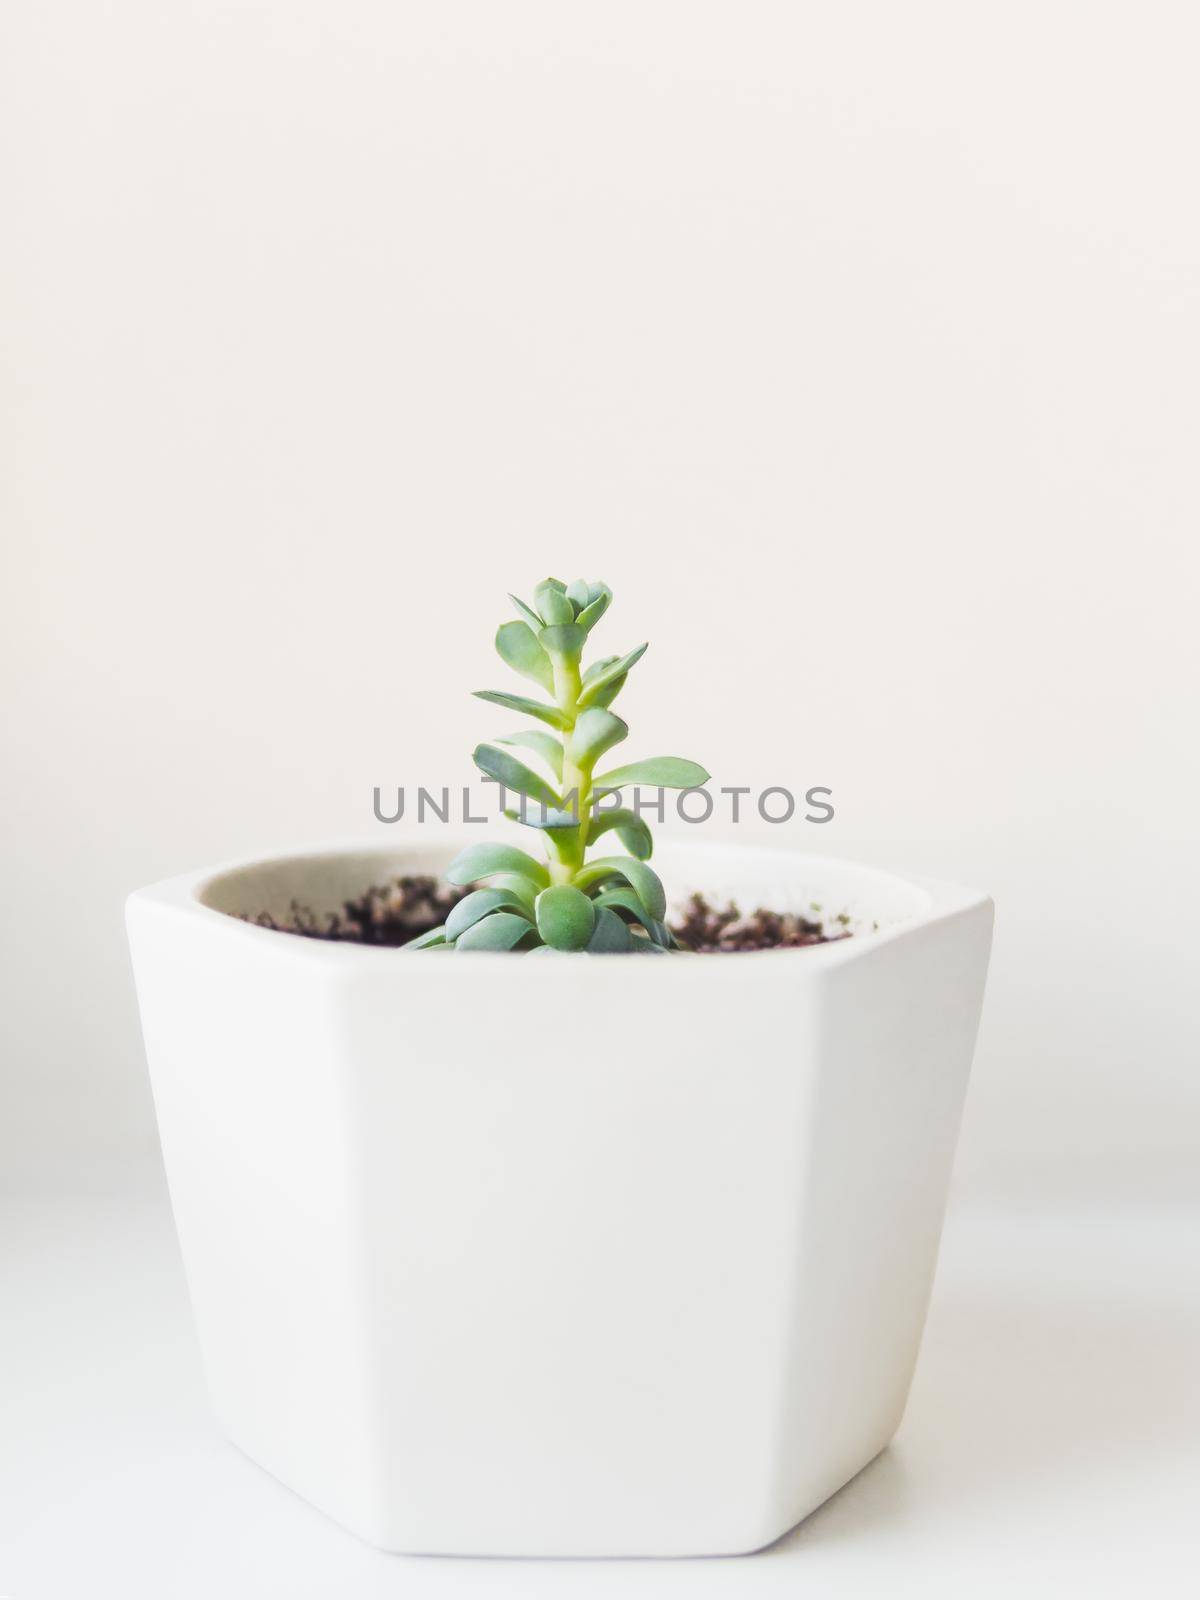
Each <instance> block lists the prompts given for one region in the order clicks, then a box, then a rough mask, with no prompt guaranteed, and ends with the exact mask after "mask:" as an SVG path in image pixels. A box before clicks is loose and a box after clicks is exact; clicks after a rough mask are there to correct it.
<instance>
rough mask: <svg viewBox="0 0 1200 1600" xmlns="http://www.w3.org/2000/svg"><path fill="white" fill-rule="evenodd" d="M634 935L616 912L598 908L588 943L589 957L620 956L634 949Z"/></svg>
mask: <svg viewBox="0 0 1200 1600" xmlns="http://www.w3.org/2000/svg"><path fill="white" fill-rule="evenodd" d="M632 945H633V935H632V934H631V933H630V931H629V928H628V926H627V925H626V923H624V922H623V921H622V920H621V918H620V917H619V916H618V915H617V913H616V912H615V911H610V910H609V908H608V907H607V906H602V905H597V906H596V925H595V927H594V928H593V929H592V936H591V938H590V939H589V940H588V942H587V946H586V948H587V951H588V953H589V955H594V956H600V955H620V954H622V953H623V952H626V951H628V950H630V949H631V948H632Z"/></svg>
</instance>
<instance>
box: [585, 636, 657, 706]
mask: <svg viewBox="0 0 1200 1600" xmlns="http://www.w3.org/2000/svg"><path fill="white" fill-rule="evenodd" d="M649 648H650V646H649V644H648V643H647V644H640V645H638V647H637V649H636V650H631V651H630V652H629V654H628V655H627V656H621V657H620V659H619V660H617V661H612V662H610V663H609V665H608V666H607V667H605V669H604V671H603V672H598V673H597V674H596V676H595V677H594V678H593V679H592V680H591V682H590V683H588V684H585V685H584V687H583V689H582V691H581V692H580V695H579V705H580V708H581V709H582V708H583V707H585V706H590V705H594V704H595V702H596V697H597V696H598V695H599V694H600V692H601V691H602V690H604V689H607V687H608V686H609V684H610V683H611V682H612V681H613V679H614V678H623V677H624V676H625V674H626V673H627V672H628V671H629V669H630V667H632V666H635V665H636V664H637V663H638V662H639V661H640V660H641V659H642V657H643V656H644V655H645V654H646V651H647V650H648V649H649Z"/></svg>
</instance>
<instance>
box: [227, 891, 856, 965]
mask: <svg viewBox="0 0 1200 1600" xmlns="http://www.w3.org/2000/svg"><path fill="white" fill-rule="evenodd" d="M467 893H469V890H467V889H457V888H454V887H453V886H452V885H450V884H448V883H442V882H441V881H440V880H439V879H437V878H430V877H418V876H414V877H404V878H395V879H393V881H392V882H391V883H387V884H380V885H377V886H376V887H375V888H372V889H368V890H367V892H366V893H365V894H362V895H359V896H358V898H357V899H355V900H347V901H346V902H345V904H344V906H343V907H342V909H341V911H333V912H330V913H328V914H327V915H326V916H324V917H318V916H317V915H316V913H315V912H314V911H312V910H310V908H309V907H307V906H304V905H301V904H300V903H299V902H298V901H295V900H293V901H292V907H291V911H290V913H289V915H288V918H287V920H286V921H284V922H278V921H276V919H275V918H274V917H272V916H270V915H269V914H268V913H267V912H265V911H264V912H262V913H261V914H260V915H259V916H257V917H250V918H247V919H246V920H247V921H250V922H254V923H255V924H256V925H257V926H258V927H260V928H274V929H275V930H276V931H277V932H279V933H297V934H299V935H301V937H302V938H305V939H332V940H339V941H343V942H345V943H347V944H374V945H393V946H394V945H401V944H407V943H408V941H409V940H410V939H415V938H417V936H418V935H419V934H422V933H428V932H429V930H430V929H431V928H437V927H440V926H441V924H442V923H443V922H445V920H446V914H447V912H449V910H450V908H451V907H452V906H454V905H456V904H457V902H458V901H459V900H461V899H462V897H463V896H464V895H465V894H467ZM671 932H672V933H673V934H674V935H675V937H676V939H678V941H679V943H680V945H681V946H682V947H683V949H685V950H692V951H695V952H697V953H698V954H703V955H720V954H725V953H727V952H728V953H736V952H746V951H752V950H798V949H801V948H802V947H804V946H805V945H813V944H830V943H831V942H832V941H833V940H834V939H844V938H847V937H848V935H847V934H845V933H835V934H828V933H825V932H824V931H823V929H822V927H821V924H820V923H819V922H810V921H809V920H808V918H807V917H803V916H798V915H794V914H793V913H791V912H787V911H782V912H781V911H768V910H766V909H765V908H764V907H762V906H760V907H759V909H758V910H757V911H752V912H750V913H749V914H748V915H746V916H743V915H742V913H741V912H740V911H739V910H738V908H737V906H736V905H735V904H734V903H733V902H732V901H730V902H729V903H728V904H727V905H726V906H725V907H724V909H723V910H722V909H719V908H718V907H716V906H715V905H713V904H712V903H711V901H709V900H707V899H706V898H705V896H704V895H702V894H694V895H693V896H692V897H691V899H690V900H689V901H688V902H687V904H686V906H685V907H684V910H683V916H682V917H681V918H680V919H679V920H677V921H676V922H674V923H673V924H672V926H671Z"/></svg>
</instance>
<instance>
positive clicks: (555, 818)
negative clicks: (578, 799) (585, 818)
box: [504, 806, 579, 833]
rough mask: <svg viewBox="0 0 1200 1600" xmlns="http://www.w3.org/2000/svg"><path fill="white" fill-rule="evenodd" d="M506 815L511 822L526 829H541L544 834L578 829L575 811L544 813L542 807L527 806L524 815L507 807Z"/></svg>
mask: <svg viewBox="0 0 1200 1600" xmlns="http://www.w3.org/2000/svg"><path fill="white" fill-rule="evenodd" d="M504 815H505V816H506V817H507V818H508V820H509V821H510V822H520V823H522V824H523V825H524V826H525V827H526V828H540V829H541V830H542V831H543V832H544V833H556V832H560V831H561V830H563V829H565V828H577V827H578V826H579V818H578V817H577V816H576V815H575V813H574V812H573V811H551V810H549V809H547V810H545V811H542V810H541V808H540V807H538V808H532V807H529V806H526V808H525V811H524V813H522V812H520V811H517V810H514V809H513V808H512V807H509V806H506V807H505V810H504Z"/></svg>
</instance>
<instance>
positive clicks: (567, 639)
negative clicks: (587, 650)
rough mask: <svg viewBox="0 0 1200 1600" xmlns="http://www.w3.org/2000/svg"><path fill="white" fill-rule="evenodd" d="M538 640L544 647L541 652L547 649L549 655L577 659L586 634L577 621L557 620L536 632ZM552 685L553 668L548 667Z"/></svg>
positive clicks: (569, 659)
mask: <svg viewBox="0 0 1200 1600" xmlns="http://www.w3.org/2000/svg"><path fill="white" fill-rule="evenodd" d="M538 640H539V641H540V642H541V644H542V645H543V647H544V650H543V653H545V651H549V652H550V655H555V656H560V657H561V658H562V659H563V660H566V661H578V659H579V656H580V653H581V652H582V650H583V647H584V645H585V644H586V643H587V634H586V633H585V631H584V630H583V629H582V628H581V627H580V626H579V624H578V623H577V622H559V623H555V624H554V625H553V626H552V627H549V628H543V629H542V631H541V633H539V634H538ZM548 660H549V657H547V661H548ZM553 686H554V668H553V667H551V668H550V687H551V689H553Z"/></svg>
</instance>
